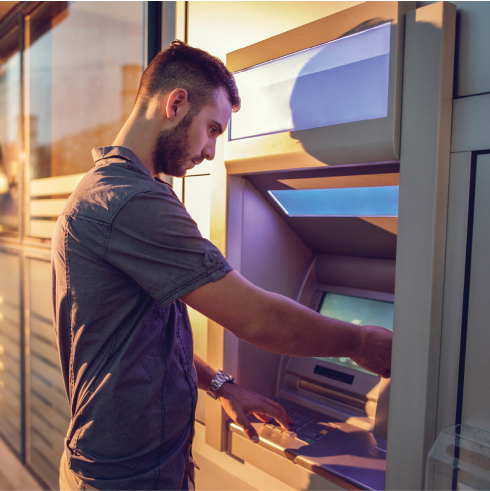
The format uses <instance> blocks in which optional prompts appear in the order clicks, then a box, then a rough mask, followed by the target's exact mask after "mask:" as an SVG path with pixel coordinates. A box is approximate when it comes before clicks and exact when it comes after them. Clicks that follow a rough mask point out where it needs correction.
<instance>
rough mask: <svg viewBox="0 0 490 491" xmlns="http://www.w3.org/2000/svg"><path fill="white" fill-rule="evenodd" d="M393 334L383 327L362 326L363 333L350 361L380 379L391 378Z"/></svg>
mask: <svg viewBox="0 0 490 491" xmlns="http://www.w3.org/2000/svg"><path fill="white" fill-rule="evenodd" d="M392 340H393V333H392V332H391V331H389V330H388V329H385V328H384V327H379V326H363V332H362V335H361V336H360V339H359V343H358V345H357V349H356V354H355V355H353V356H352V359H353V360H354V361H355V362H356V363H357V364H358V365H359V366H360V367H362V368H365V369H366V370H369V371H370V372H374V373H376V374H378V375H381V377H384V378H389V377H390V376H391V348H392Z"/></svg>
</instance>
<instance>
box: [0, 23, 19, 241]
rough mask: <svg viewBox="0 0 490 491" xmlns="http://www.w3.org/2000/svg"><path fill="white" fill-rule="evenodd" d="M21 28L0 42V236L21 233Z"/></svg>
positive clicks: (11, 32)
mask: <svg viewBox="0 0 490 491" xmlns="http://www.w3.org/2000/svg"><path fill="white" fill-rule="evenodd" d="M19 114H20V54H19V29H18V27H16V28H15V29H12V30H11V31H10V32H9V33H8V34H7V35H6V36H5V37H3V38H2V39H1V40H0V233H4V234H5V233H6V234H17V233H18V231H19V209H18V204H19V199H18V192H19V122H20V119H19Z"/></svg>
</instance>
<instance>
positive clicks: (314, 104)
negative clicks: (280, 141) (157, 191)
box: [230, 22, 391, 140]
mask: <svg viewBox="0 0 490 491" xmlns="http://www.w3.org/2000/svg"><path fill="white" fill-rule="evenodd" d="M390 33H391V24H390V23H389V22H388V23H386V24H383V25H381V26H378V27H374V28H372V29H368V30H365V31H362V32H360V33H356V34H351V35H349V36H345V37H343V38H340V39H336V40H335V41H331V42H329V43H325V44H321V45H319V46H316V47H314V48H309V49H306V50H303V51H299V52H297V53H293V54H291V55H288V56H284V57H282V58H279V59H277V60H273V61H270V62H267V63H263V64H261V65H257V66H255V67H252V68H248V69H246V70H243V71H240V72H237V73H235V74H234V76H235V80H236V83H237V86H238V90H239V92H240V97H241V99H242V108H241V109H240V111H239V112H237V113H234V114H232V117H231V124H230V140H237V139H240V138H248V137H251V136H258V135H265V134H270V133H278V132H282V131H293V130H304V129H310V128H318V127H321V126H330V125H335V124H340V123H350V122H352V121H363V120H366V119H376V118H384V117H386V116H387V115H388V84H389V63H390Z"/></svg>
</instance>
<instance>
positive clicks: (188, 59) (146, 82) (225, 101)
mask: <svg viewBox="0 0 490 491" xmlns="http://www.w3.org/2000/svg"><path fill="white" fill-rule="evenodd" d="M155 100H158V101H163V100H165V101H166V111H167V120H168V124H167V126H166V128H165V129H163V130H162V132H161V134H160V135H159V137H158V139H157V142H156V145H155V147H154V150H153V154H152V158H153V164H154V167H155V171H156V172H164V173H165V174H167V175H173V176H177V177H181V176H183V175H185V172H186V171H187V170H188V169H189V168H191V167H193V166H194V165H196V164H198V163H200V162H201V161H202V160H203V159H209V160H211V159H212V158H213V157H214V145H215V143H216V138H217V136H218V135H219V134H221V133H222V132H223V131H224V128H225V126H226V123H227V121H228V119H229V116H230V115H231V111H238V110H239V108H240V97H239V96H238V90H237V87H236V84H235V80H234V78H233V75H231V73H230V72H229V71H228V69H227V68H226V67H225V66H224V64H223V62H222V61H221V60H219V59H218V58H216V57H214V56H211V55H210V54H209V53H206V52H205V51H202V50H200V49H197V48H193V47H191V46H188V45H187V44H186V43H183V42H182V41H174V42H173V43H172V44H171V45H170V46H169V48H167V49H166V50H164V51H162V52H160V53H158V55H157V56H156V57H155V58H154V59H153V61H152V62H151V63H150V64H149V66H148V68H147V69H146V70H145V72H144V73H143V77H142V78H141V82H140V88H139V91H138V95H137V97H136V110H137V111H138V113H140V114H143V113H144V112H145V111H146V110H147V108H148V107H149V106H150V105H151V104H152V103H154V101H155ZM183 106H186V111H184V110H181V112H180V115H179V114H178V110H179V108H182V107H183ZM203 113H205V114H203ZM213 139H214V140H213ZM213 141H214V143H213Z"/></svg>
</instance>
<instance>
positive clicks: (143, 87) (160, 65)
mask: <svg viewBox="0 0 490 491" xmlns="http://www.w3.org/2000/svg"><path fill="white" fill-rule="evenodd" d="M220 87H223V88H224V89H225V90H226V91H227V93H228V97H229V99H230V102H231V105H232V108H233V112H236V111H238V110H239V109H240V97H239V95H238V89H237V86H236V83H235V79H234V78H233V75H232V74H231V73H230V72H229V70H228V69H227V68H226V66H225V65H224V63H223V62H222V61H221V60H220V59H219V58H216V57H215V56H212V55H210V54H209V53H208V52H206V51H203V50H201V49H198V48H193V47H192V46H189V45H188V44H186V43H184V42H183V41H179V40H178V39H176V40H175V41H173V42H172V43H171V44H170V46H169V47H168V48H167V49H165V50H163V51H160V53H158V54H157V55H156V56H155V58H153V60H152V61H151V63H150V64H149V65H148V67H147V68H146V70H145V71H144V73H143V76H142V77H141V82H140V86H139V89H138V95H137V96H136V100H137V101H138V100H141V101H142V102H143V103H145V102H148V101H149V100H150V99H151V98H152V97H153V96H154V95H156V94H158V93H167V92H170V91H172V90H174V89H176V88H182V89H185V90H187V94H188V98H189V104H190V105H191V108H192V111H193V113H198V112H199V111H200V110H201V109H202V108H203V107H204V106H205V105H206V104H208V103H209V102H210V101H211V100H212V99H213V98H214V96H215V95H216V91H217V90H218V89H219V88H220Z"/></svg>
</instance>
